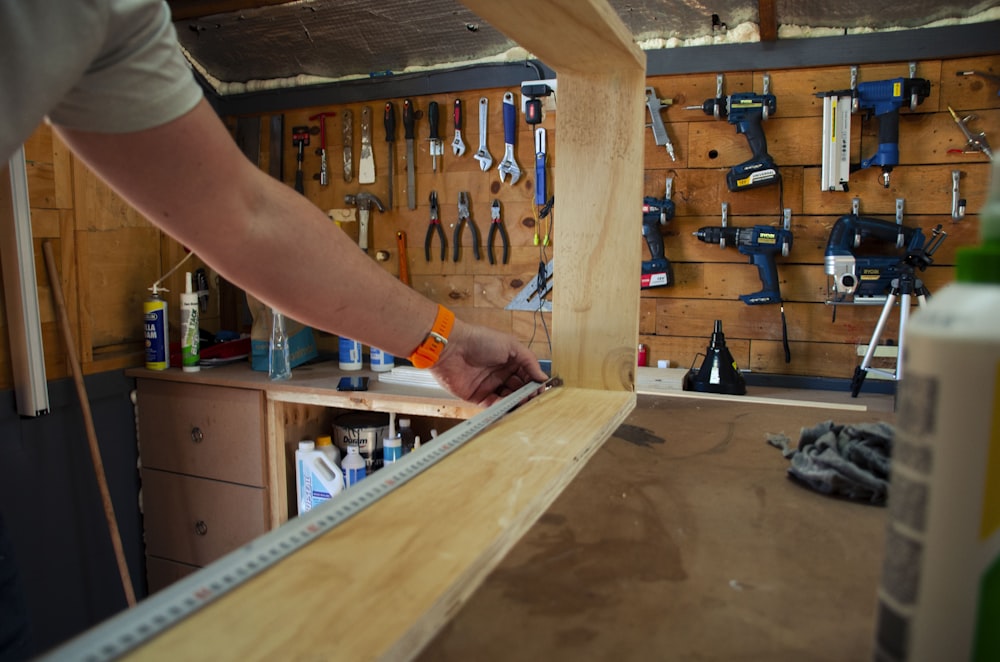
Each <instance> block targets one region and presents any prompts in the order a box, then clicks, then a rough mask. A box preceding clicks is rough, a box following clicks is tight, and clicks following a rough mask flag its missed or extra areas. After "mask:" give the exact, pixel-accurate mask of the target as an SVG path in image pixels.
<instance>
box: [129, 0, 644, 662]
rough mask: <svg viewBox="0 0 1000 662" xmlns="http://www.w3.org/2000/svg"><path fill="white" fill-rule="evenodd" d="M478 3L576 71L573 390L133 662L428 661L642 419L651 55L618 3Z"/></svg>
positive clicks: (567, 230)
mask: <svg viewBox="0 0 1000 662" xmlns="http://www.w3.org/2000/svg"><path fill="white" fill-rule="evenodd" d="M466 4H467V5H468V6H469V7H470V8H471V9H472V10H473V11H475V12H477V13H478V14H480V15H481V16H482V17H483V18H484V19H485V20H487V21H489V22H490V23H491V24H492V25H494V26H495V27H497V28H498V29H500V30H501V31H503V32H505V33H507V34H508V35H509V36H511V37H512V38H514V39H515V40H517V41H518V42H519V43H521V45H522V46H524V47H525V48H527V49H528V50H530V51H532V52H534V53H536V54H537V55H538V56H540V57H543V58H544V59H545V60H546V61H548V62H550V63H552V64H553V65H554V68H555V69H556V71H557V74H558V77H559V99H558V113H557V124H556V127H557V131H556V133H557V134H558V151H559V167H558V175H559V198H560V199H559V206H558V210H559V211H558V214H559V217H560V218H561V219H563V220H562V223H563V224H564V227H563V230H562V231H561V233H560V241H559V243H558V245H557V247H556V253H555V268H556V278H557V283H558V291H557V293H556V296H555V299H554V310H553V326H554V338H553V344H554V354H553V370H554V372H555V373H557V374H559V375H560V376H561V377H562V378H563V380H564V381H565V384H566V385H565V386H563V387H560V388H556V389H553V390H551V391H549V392H548V393H546V394H544V395H542V396H541V397H539V398H537V399H536V400H533V401H532V402H530V403H528V404H527V405H526V406H524V407H521V408H520V409H518V410H517V411H515V412H513V413H512V414H510V415H508V416H506V417H504V418H503V419H502V420H501V421H499V422H498V423H496V424H495V425H493V426H491V427H490V428H488V429H487V430H486V431H484V432H483V433H481V434H480V435H479V436H477V438H476V439H475V440H474V441H473V442H471V443H469V444H468V445H466V446H465V447H463V448H462V449H460V450H459V451H457V452H456V453H455V454H454V455H452V456H449V457H447V458H445V459H444V460H442V461H440V462H439V463H437V464H436V465H435V466H433V467H431V468H430V469H428V470H427V471H426V472H425V473H423V474H421V475H420V476H418V477H416V478H415V479H413V480H412V481H411V482H410V483H408V484H407V485H406V487H405V489H402V490H397V491H395V492H392V493H390V494H388V495H386V496H385V497H383V498H381V499H380V500H379V501H378V502H376V503H375V504H373V505H371V506H370V507H369V508H368V509H366V510H365V511H364V512H363V513H361V514H359V515H358V516H356V517H354V518H353V519H351V520H349V521H347V522H345V523H344V524H343V525H341V526H339V527H337V528H336V529H334V530H333V531H330V532H329V533H327V534H325V535H324V536H322V537H321V538H319V539H318V540H316V541H314V542H312V543H311V544H309V545H307V546H306V547H304V548H302V549H301V550H299V551H297V552H296V553H295V554H293V555H292V556H291V557H289V558H287V559H285V560H284V561H281V562H279V563H278V564H277V565H275V566H274V567H272V568H270V569H268V570H267V571H265V572H264V573H262V574H261V575H258V576H256V577H254V578H252V579H250V580H248V581H246V582H244V583H243V584H241V585H240V586H239V587H238V588H236V589H235V590H234V591H232V592H230V593H228V594H226V595H224V596H222V597H221V598H220V599H219V600H217V601H215V602H213V603H212V604H210V605H208V606H207V607H205V608H204V609H202V610H201V611H199V612H198V613H197V614H195V615H194V616H192V617H190V618H188V619H187V620H185V621H183V622H181V623H180V624H178V625H177V626H175V627H173V628H170V629H169V630H168V631H167V632H165V633H163V634H162V635H160V636H158V637H157V638H155V639H154V640H152V641H151V642H149V643H148V644H146V645H145V646H143V647H141V648H140V649H139V650H137V651H136V653H135V655H133V657H143V658H145V657H154V658H157V659H160V658H162V659H168V658H170V659H172V658H187V657H190V656H192V655H196V656H198V657H212V658H217V659H246V658H248V657H255V658H259V657H284V658H288V659H299V658H305V657H311V658H316V659H372V658H379V659H407V658H410V657H413V656H415V655H416V654H417V653H418V652H419V651H420V649H421V648H422V647H423V646H424V645H425V644H426V643H427V642H428V641H430V639H431V638H432V637H433V636H434V635H435V634H436V633H437V631H438V630H439V629H440V628H441V627H442V626H444V625H445V624H446V623H447V621H448V619H449V618H450V617H451V616H452V615H453V614H454V613H455V611H456V610H457V609H458V607H459V606H460V605H461V604H462V602H464V600H465V599H466V598H468V596H469V595H471V593H472V592H473V591H474V590H475V589H476V587H477V586H478V585H479V584H480V583H481V582H482V580H483V579H484V578H485V576H486V575H487V574H488V573H489V572H490V570H492V568H493V567H495V566H496V564H497V563H498V562H499V561H500V559H501V558H502V557H503V555H504V554H505V553H506V551H507V550H509V549H510V547H511V546H513V545H514V543H515V542H516V541H517V540H518V539H519V538H520V537H521V535H523V533H524V532H525V531H527V529H528V528H529V527H530V526H531V525H532V524H533V523H534V522H535V521H536V520H537V518H538V517H539V516H541V514H542V513H543V512H544V511H545V510H546V508H548V506H549V505H550V504H551V503H552V501H553V500H554V499H555V498H556V496H558V494H559V492H561V491H562V489H563V488H564V487H565V485H566V484H568V483H569V482H570V480H572V478H573V476H575V475H576V473H577V471H578V470H579V469H580V468H581V467H582V466H583V464H584V463H585V462H586V460H587V459H588V458H589V457H590V456H591V455H592V454H593V453H594V452H595V451H596V450H597V449H598V448H599V447H600V445H601V444H602V443H603V442H604V441H605V440H606V439H607V438H608V437H609V436H610V435H611V434H612V433H613V432H614V430H615V429H616V428H617V427H618V425H620V424H621V423H622V422H623V421H624V419H625V417H626V416H627V415H628V413H629V412H631V410H632V409H633V408H634V406H635V401H636V400H635V394H634V393H633V380H634V372H635V369H634V366H635V358H636V357H635V355H636V339H637V337H638V317H639V316H638V304H639V288H638V286H637V283H636V279H637V276H638V273H637V270H636V269H633V268H630V267H628V265H636V264H638V263H639V262H640V260H641V245H640V242H639V241H638V237H637V234H638V233H637V231H636V230H637V223H636V221H637V220H638V209H637V207H638V204H639V201H640V200H641V198H642V182H643V179H642V177H643V173H642V157H643V140H642V138H643V136H642V131H643V112H644V81H645V56H644V54H643V53H642V51H641V50H639V48H638V47H637V46H636V45H635V43H634V42H633V41H632V38H631V35H630V34H629V32H628V30H627V29H626V28H625V26H624V25H623V24H622V23H621V21H620V20H619V19H618V17H617V15H616V14H615V13H614V12H613V11H612V10H611V8H610V7H609V6H608V5H607V4H606V3H604V2H598V1H596V0H590V1H588V2H577V1H575V0H553V1H551V2H539V1H537V0H534V1H533V0H516V1H512V2H506V3H492V2H490V1H489V0H467V2H466ZM553 25H558V26H559V29H558V30H553V29H551V26H553Z"/></svg>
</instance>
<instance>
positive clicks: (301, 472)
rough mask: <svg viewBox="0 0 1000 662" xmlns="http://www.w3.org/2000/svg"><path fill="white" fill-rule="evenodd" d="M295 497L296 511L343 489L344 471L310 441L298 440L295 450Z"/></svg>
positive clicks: (302, 509)
mask: <svg viewBox="0 0 1000 662" xmlns="http://www.w3.org/2000/svg"><path fill="white" fill-rule="evenodd" d="M295 476H296V480H295V497H296V500H297V503H298V512H299V515H301V514H302V513H307V512H309V511H310V510H312V509H313V508H315V507H316V506H318V505H319V504H321V503H323V502H324V501H329V500H330V499H332V498H333V497H334V495H336V494H338V493H340V492H342V491H343V490H344V474H343V473H342V472H341V470H340V467H338V466H337V465H336V464H335V463H334V462H333V461H332V460H331V459H330V457H329V456H328V455H327V453H326V452H324V451H323V450H320V449H317V448H316V445H315V443H314V442H312V441H300V442H299V448H298V450H296V451H295Z"/></svg>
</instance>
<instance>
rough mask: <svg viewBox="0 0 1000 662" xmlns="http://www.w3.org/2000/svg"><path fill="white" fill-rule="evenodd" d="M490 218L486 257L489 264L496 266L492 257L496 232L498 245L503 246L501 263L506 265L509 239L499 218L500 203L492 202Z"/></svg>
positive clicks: (497, 201)
mask: <svg viewBox="0 0 1000 662" xmlns="http://www.w3.org/2000/svg"><path fill="white" fill-rule="evenodd" d="M490 218H491V219H492V222H491V223H490V233H489V236H488V237H487V240H486V256H487V257H489V258H490V264H496V263H497V261H496V258H495V257H493V240H494V239H495V238H496V236H497V232H499V233H500V243H501V245H502V246H503V263H504V264H507V259H508V257H509V254H510V238H509V237H508V236H507V228H505V227H504V225H503V220H502V219H501V218H500V201H499V200H494V201H493V204H492V205H490Z"/></svg>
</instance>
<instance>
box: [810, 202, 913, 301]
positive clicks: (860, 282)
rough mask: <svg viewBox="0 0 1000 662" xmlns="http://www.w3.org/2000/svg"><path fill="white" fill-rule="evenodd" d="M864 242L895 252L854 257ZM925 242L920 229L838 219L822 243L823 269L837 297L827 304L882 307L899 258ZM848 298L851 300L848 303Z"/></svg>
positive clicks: (849, 217) (859, 218) (896, 273)
mask: <svg viewBox="0 0 1000 662" xmlns="http://www.w3.org/2000/svg"><path fill="white" fill-rule="evenodd" d="M867 239H871V240H875V241H877V242H880V243H881V244H882V245H883V247H887V248H888V249H889V250H892V249H893V248H894V249H896V251H897V252H896V253H881V254H878V253H873V254H868V255H858V254H856V251H857V250H858V249H859V248H860V247H861V245H862V244H863V243H864V242H865V240H867ZM925 240H926V237H924V233H923V231H922V230H921V229H920V228H913V227H907V226H905V225H902V224H900V223H896V222H894V221H885V220H882V219H878V218H866V217H864V216H858V215H856V214H847V215H845V216H841V217H840V218H838V219H837V222H836V223H834V225H833V229H832V230H831V231H830V238H829V239H828V240H827V243H826V256H825V258H824V260H825V269H826V273H827V275H828V276H832V277H833V282H832V285H831V289H832V290H833V292H834V294H835V295H836V297H837V299H836V300H834V301H830V302H829V303H854V304H882V303H884V302H885V300H886V297H887V295H888V293H889V289H890V287H891V286H892V281H893V279H895V278H898V277H899V272H900V265H901V264H902V260H903V258H904V257H905V255H906V254H907V253H910V252H913V251H917V250H920V249H921V248H923V246H924V242H925ZM869 248H870V244H869ZM900 251H901V252H900ZM848 296H850V297H853V299H852V300H850V301H848V299H847V297H848Z"/></svg>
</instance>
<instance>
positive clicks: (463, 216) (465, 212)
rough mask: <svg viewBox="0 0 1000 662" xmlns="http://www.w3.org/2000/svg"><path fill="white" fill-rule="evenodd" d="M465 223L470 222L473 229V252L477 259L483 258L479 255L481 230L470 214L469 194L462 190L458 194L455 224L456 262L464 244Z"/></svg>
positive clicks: (454, 258) (454, 255)
mask: <svg viewBox="0 0 1000 662" xmlns="http://www.w3.org/2000/svg"><path fill="white" fill-rule="evenodd" d="M465 223H468V225H469V229H470V230H472V254H473V255H475V256H476V259H477V260H481V259H482V258H481V257H480V256H479V230H478V229H476V224H475V223H473V222H472V218H471V217H470V216H469V194H468V193H467V192H466V191H462V192H461V193H459V194H458V222H457V223H456V224H455V236H454V242H455V243H454V249H453V251H452V260H453V261H454V262H458V250H459V247H460V246H461V245H462V225H463V224H465Z"/></svg>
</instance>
